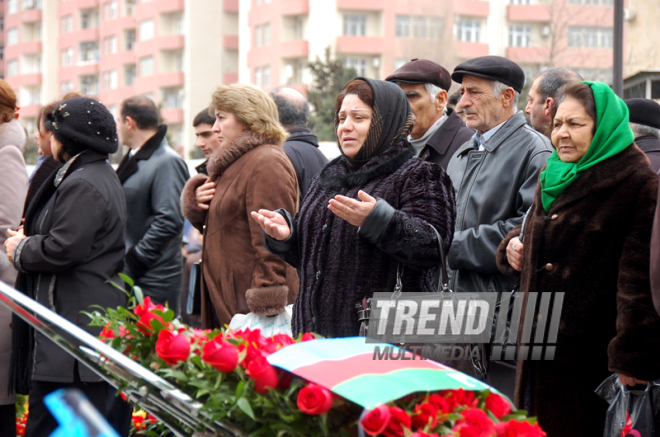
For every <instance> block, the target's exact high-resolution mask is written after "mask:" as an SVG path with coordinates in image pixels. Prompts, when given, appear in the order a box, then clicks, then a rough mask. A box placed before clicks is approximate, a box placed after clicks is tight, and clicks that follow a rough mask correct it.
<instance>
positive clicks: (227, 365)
mask: <svg viewBox="0 0 660 437" xmlns="http://www.w3.org/2000/svg"><path fill="white" fill-rule="evenodd" d="M202 361H204V362H206V363H209V364H210V365H211V366H213V367H214V368H215V369H217V370H219V371H220V372H224V373H228V372H231V371H232V370H234V369H235V368H236V365H237V364H238V349H236V347H235V346H234V345H232V344H230V343H228V342H227V341H226V340H225V339H224V338H222V337H221V336H219V335H218V336H217V337H216V338H214V339H213V340H211V341H208V342H206V343H205V344H204V346H202Z"/></svg>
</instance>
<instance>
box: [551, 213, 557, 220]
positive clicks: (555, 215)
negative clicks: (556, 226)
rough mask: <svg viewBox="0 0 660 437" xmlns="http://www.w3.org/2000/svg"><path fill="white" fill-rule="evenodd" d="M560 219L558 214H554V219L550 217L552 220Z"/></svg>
mask: <svg viewBox="0 0 660 437" xmlns="http://www.w3.org/2000/svg"><path fill="white" fill-rule="evenodd" d="M558 218H559V215H558V214H552V217H550V220H557V219H558Z"/></svg>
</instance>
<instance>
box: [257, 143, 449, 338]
mask: <svg viewBox="0 0 660 437" xmlns="http://www.w3.org/2000/svg"><path fill="white" fill-rule="evenodd" d="M413 154H414V152H413V150H412V147H411V146H410V144H409V143H408V142H407V141H401V142H399V143H398V144H396V145H395V146H392V147H391V148H390V149H388V150H386V151H385V152H383V153H382V154H380V155H378V156H376V157H374V158H372V159H371V160H370V161H369V162H368V163H366V164H365V165H364V166H362V167H361V168H359V169H357V170H353V171H351V170H350V169H349V167H348V166H347V164H346V161H345V160H344V158H343V157H340V158H337V159H335V160H334V161H331V162H330V163H328V165H327V166H326V167H325V168H324V169H323V170H322V171H321V173H320V174H319V175H318V176H317V177H315V179H314V180H313V182H312V185H311V186H310V189H309V192H308V193H307V196H306V197H305V200H304V202H303V205H302V207H301V210H300V213H299V214H298V216H297V217H296V220H294V221H293V222H294V223H292V225H293V226H295V230H296V234H297V237H296V241H295V243H293V244H291V245H289V250H288V251H284V252H282V251H280V252H278V251H276V250H274V249H273V247H272V246H271V247H270V248H271V250H273V251H274V252H275V253H278V255H280V256H281V257H282V258H283V259H284V260H285V261H287V262H289V263H290V264H291V265H293V266H294V267H296V268H298V274H299V275H300V292H299V294H298V298H297V299H296V302H295V305H294V310H293V331H294V334H296V333H300V332H317V333H319V334H322V335H324V336H328V337H348V336H355V335H358V332H359V323H358V317H357V311H356V309H355V304H356V303H358V302H361V301H362V299H363V298H364V297H370V296H371V295H372V294H373V293H374V292H391V291H393V290H394V285H395V283H396V270H397V263H398V262H401V263H402V264H403V265H404V266H405V268H404V273H403V291H404V292H405V291H433V289H434V284H433V275H432V273H433V271H434V269H435V268H437V266H438V265H439V250H438V243H437V237H436V235H435V232H434V231H433V230H432V229H431V228H430V227H429V225H428V224H429V223H430V224H432V225H433V226H434V227H435V228H436V229H437V230H438V232H439V233H440V235H441V237H442V239H443V243H444V248H445V250H447V249H448V248H449V246H450V244H451V240H452V237H453V233H454V220H455V215H456V212H455V202H454V190H453V187H452V184H451V180H450V179H449V176H447V174H446V173H445V171H444V170H443V169H442V168H441V167H440V166H438V165H436V164H432V163H429V162H424V161H421V160H420V159H417V158H412V156H413ZM359 190H364V191H365V192H366V193H368V194H370V195H371V196H373V197H377V198H382V199H384V200H385V201H387V202H388V203H389V204H390V205H391V206H392V207H393V208H394V209H395V210H396V211H395V212H394V216H393V217H392V219H391V220H390V221H389V224H388V225H387V228H386V229H385V230H384V231H383V233H382V234H381V235H380V237H379V238H378V239H377V241H376V242H375V243H374V242H371V241H369V240H368V239H367V238H365V237H364V236H363V235H362V234H361V233H358V228H357V227H355V226H353V225H351V224H350V223H348V222H346V221H344V220H342V219H341V218H339V217H337V216H335V215H334V214H333V213H332V212H331V211H330V210H329V209H328V201H329V200H330V199H332V198H333V197H334V196H336V195H337V194H342V195H345V196H347V197H351V198H353V199H358V196H357V193H358V191H359ZM268 241H270V240H268V239H267V242H268ZM445 253H446V252H445Z"/></svg>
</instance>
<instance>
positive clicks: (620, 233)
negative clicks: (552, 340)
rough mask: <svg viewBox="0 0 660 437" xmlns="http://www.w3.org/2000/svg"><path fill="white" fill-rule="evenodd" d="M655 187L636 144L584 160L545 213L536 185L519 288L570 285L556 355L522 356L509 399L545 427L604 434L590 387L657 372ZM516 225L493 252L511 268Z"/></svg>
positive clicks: (555, 432)
mask: <svg viewBox="0 0 660 437" xmlns="http://www.w3.org/2000/svg"><path fill="white" fill-rule="evenodd" d="M657 191H658V176H657V175H656V174H655V173H654V172H653V171H651V170H650V169H649V166H648V160H647V159H646V157H645V156H644V154H643V153H642V152H641V151H640V150H639V148H638V147H637V146H636V145H634V144H633V145H632V146H630V147H628V148H627V149H626V150H624V151H623V152H621V153H619V154H618V155H616V156H614V157H612V158H610V159H608V160H606V161H604V162H602V163H600V164H597V165H595V166H594V167H592V168H590V169H588V170H586V171H585V172H584V173H583V174H582V175H581V176H580V177H579V178H578V179H577V180H576V181H575V182H573V184H572V185H570V186H569V187H568V188H567V189H566V190H565V191H564V192H563V193H562V194H561V195H560V196H559V197H558V198H557V200H556V201H555V202H554V204H553V205H552V208H551V209H550V211H548V212H547V213H546V212H545V210H544V209H543V205H542V203H541V190H540V184H539V185H538V186H537V189H536V193H535V197H534V203H533V205H532V209H531V210H530V212H529V214H530V216H529V217H528V218H527V224H526V227H525V234H524V242H523V244H524V245H523V271H522V275H521V291H522V292H525V293H527V292H539V293H541V292H564V293H566V294H565V298H564V304H563V309H562V313H561V321H560V323H559V333H558V337H557V341H556V354H555V359H554V360H553V361H518V372H517V378H516V379H517V381H516V395H515V402H516V405H517V406H518V407H519V408H524V409H529V410H530V413H531V415H533V416H538V418H539V423H540V425H541V427H542V428H543V429H544V430H545V431H546V432H547V433H548V437H556V436H601V435H602V432H603V427H604V423H605V412H606V410H607V403H606V402H605V401H603V400H601V399H600V398H599V397H598V396H597V395H596V394H595V393H594V390H595V389H596V388H597V387H598V385H599V384H600V383H601V382H602V381H603V380H604V379H605V378H607V377H608V376H609V375H611V374H612V372H616V373H622V374H625V375H629V376H633V377H635V378H638V379H642V380H655V379H658V378H660V317H659V316H658V314H657V313H656V312H655V310H654V308H653V303H652V299H651V291H650V281H649V243H650V240H651V226H652V223H653V213H654V208H655V204H656V198H657ZM519 234H520V226H518V227H516V228H514V229H513V230H512V231H511V232H510V233H509V234H508V235H507V236H506V238H505V239H504V240H503V241H502V243H501V244H500V246H499V249H498V253H497V264H498V267H499V269H500V270H501V271H502V272H503V273H506V274H509V275H516V274H518V272H515V271H514V270H513V269H512V268H511V266H510V265H509V264H508V262H507V258H506V247H507V244H508V243H509V241H510V240H511V239H512V238H513V237H515V236H518V235H519ZM528 296H529V295H526V296H525V303H524V306H523V308H525V307H526V305H527V303H526V302H527V298H528ZM539 300H540V299H539ZM537 302H538V300H537ZM537 308H538V304H537ZM550 308H552V304H551V306H550ZM537 311H538V309H537ZM521 320H524V313H523V317H522V318H521ZM521 326H522V325H521ZM519 332H520V331H519ZM534 336H535V333H532V337H531V338H532V339H533V338H534ZM546 336H547V330H546ZM546 338H547V337H546ZM519 346H520V339H519ZM526 392H527V393H526Z"/></svg>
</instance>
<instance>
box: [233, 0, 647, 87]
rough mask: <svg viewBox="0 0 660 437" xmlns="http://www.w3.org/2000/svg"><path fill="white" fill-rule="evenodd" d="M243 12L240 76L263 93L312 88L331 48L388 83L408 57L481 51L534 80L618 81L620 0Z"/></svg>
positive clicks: (332, 4)
mask: <svg viewBox="0 0 660 437" xmlns="http://www.w3.org/2000/svg"><path fill="white" fill-rule="evenodd" d="M639 1H644V0H639ZM239 9H240V18H239V20H240V21H241V26H240V40H241V43H240V44H241V47H240V55H239V57H240V59H239V62H240V68H239V79H240V80H241V81H242V82H250V83H253V84H256V85H258V86H261V87H263V88H264V89H270V88H272V87H275V86H279V85H284V84H287V85H291V86H293V87H295V88H298V89H301V90H304V89H306V87H307V86H308V84H309V83H311V77H309V75H308V72H307V70H306V69H305V65H306V63H307V62H308V61H311V60H314V59H315V58H316V57H317V56H318V57H322V55H323V51H324V49H325V48H326V47H330V48H331V50H332V52H333V53H335V54H336V56H338V57H340V58H341V59H343V60H344V63H345V65H346V66H347V67H353V68H355V69H356V70H357V72H358V74H360V75H367V76H370V77H375V78H381V79H382V78H384V77H386V76H387V75H389V74H390V73H391V72H393V71H394V70H395V69H397V68H398V67H400V66H401V65H403V64H404V63H405V62H407V61H408V60H410V59H411V58H428V59H433V60H436V61H437V62H439V63H441V64H443V65H444V66H446V67H447V68H448V69H450V70H451V69H452V68H453V67H454V66H455V65H456V64H458V63H459V62H461V61H462V60H465V59H469V58H472V57H476V56H484V55H500V56H506V57H508V58H509V59H512V60H514V61H516V62H518V63H519V64H520V65H521V66H522V67H523V68H524V69H525V71H526V72H527V73H528V74H529V75H530V76H531V75H534V74H535V73H536V72H537V71H539V70H540V69H541V68H543V67H547V66H562V67H568V68H572V69H575V70H578V71H579V72H580V73H581V74H582V75H583V76H584V77H585V78H589V79H595V80H604V81H611V78H612V74H611V68H612V46H613V31H612V27H613V14H614V12H613V0H490V1H484V0H240V8H239Z"/></svg>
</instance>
